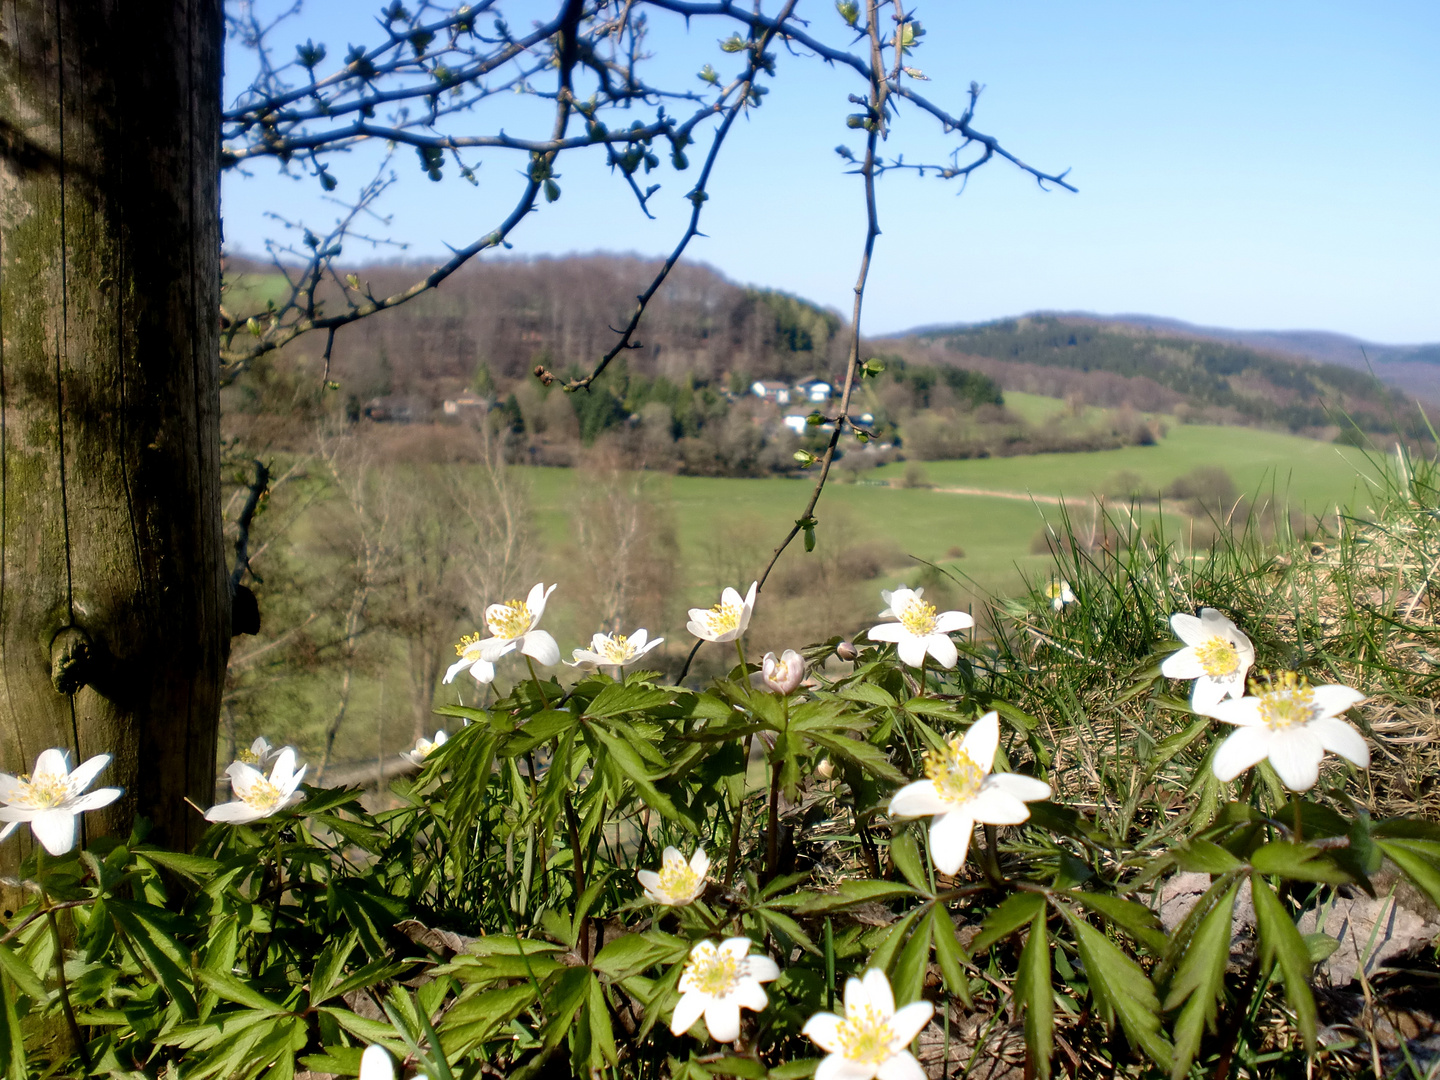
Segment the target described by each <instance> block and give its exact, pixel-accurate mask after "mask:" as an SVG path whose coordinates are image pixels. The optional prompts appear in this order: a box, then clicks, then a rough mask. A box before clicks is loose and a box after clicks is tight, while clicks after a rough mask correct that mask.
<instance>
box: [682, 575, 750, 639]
mask: <svg viewBox="0 0 1440 1080" xmlns="http://www.w3.org/2000/svg"><path fill="white" fill-rule="evenodd" d="M759 588H760V583H759V582H758V581H752V582H751V583H750V591H749V592H747V593H746V594H745V596H744V597H743V598H742V597H741V596H740V594H739V593H738V592H736V591H735V590H734V589H732V588H730V587H729V586H726V588H725V591H724V592H722V593H721V594H720V603H718V604H716V605H715V606H714V607H712V608H698V607H697V608H691V609H690V621H689V622H687V623H686V624H685V629H686V630H689V631H690V633H692V634H694V635H695V636H696V637H698V638H701V639H702V640H704V641H734V640H735V639H736V638H738V637H739V636H740V635H741V634H743V633H745V630H746V628H747V627H748V626H749V625H750V616H751V615H752V614H753V613H754V611H755V593H756V591H757V590H758V589H759Z"/></svg>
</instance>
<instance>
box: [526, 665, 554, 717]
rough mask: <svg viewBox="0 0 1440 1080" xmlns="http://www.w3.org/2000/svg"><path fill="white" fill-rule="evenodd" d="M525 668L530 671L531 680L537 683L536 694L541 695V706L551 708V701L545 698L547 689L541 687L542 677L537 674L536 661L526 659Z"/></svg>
mask: <svg viewBox="0 0 1440 1080" xmlns="http://www.w3.org/2000/svg"><path fill="white" fill-rule="evenodd" d="M525 666H526V667H528V668H529V669H530V678H531V679H532V680H533V681H534V683H535V692H536V693H537V694H539V695H540V704H541V706H543V707H544V708H546V709H548V708H550V699H549V698H547V697H546V696H545V688H544V687H542V686H541V685H540V676H539V675H538V674H536V672H535V661H534V660H531V659H530V657H528V656H527V657H525Z"/></svg>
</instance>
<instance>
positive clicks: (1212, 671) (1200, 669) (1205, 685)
mask: <svg viewBox="0 0 1440 1080" xmlns="http://www.w3.org/2000/svg"><path fill="white" fill-rule="evenodd" d="M1170 626H1171V628H1172V629H1173V630H1174V631H1175V636H1176V637H1178V638H1179V639H1180V640H1181V641H1183V642H1185V646H1186V647H1185V648H1183V649H1180V650H1179V651H1178V652H1173V653H1171V654H1170V655H1169V656H1167V657H1166V658H1165V662H1164V663H1162V664H1161V665H1160V674H1162V675H1164V676H1165V677H1166V678H1167V679H1194V680H1195V689H1194V690H1193V691H1192V692H1191V695H1190V707H1191V708H1192V709H1194V710H1195V711H1196V712H1198V713H1205V712H1207V711H1208V710H1209V708H1210V706H1212V705H1214V704H1215V703H1216V702H1217V701H1223V700H1224V699H1225V698H1227V697H1233V698H1238V697H1240V696H1242V695H1243V694H1244V693H1245V673H1246V672H1247V671H1249V670H1250V665H1251V664H1253V663H1255V646H1254V645H1252V644H1250V639H1249V638H1248V637H1246V636H1245V634H1244V633H1243V632H1242V631H1241V630H1240V628H1239V627H1238V626H1236V625H1235V624H1234V623H1233V622H1231V621H1230V620H1229V619H1227V618H1226V617H1225V616H1224V615H1221V614H1220V612H1218V611H1216V610H1215V609H1214V608H1208V607H1207V608H1201V609H1200V617H1199V618H1198V619H1197V618H1196V617H1195V616H1194V615H1186V614H1185V613H1184V612H1176V613H1175V614H1174V615H1171V616H1170Z"/></svg>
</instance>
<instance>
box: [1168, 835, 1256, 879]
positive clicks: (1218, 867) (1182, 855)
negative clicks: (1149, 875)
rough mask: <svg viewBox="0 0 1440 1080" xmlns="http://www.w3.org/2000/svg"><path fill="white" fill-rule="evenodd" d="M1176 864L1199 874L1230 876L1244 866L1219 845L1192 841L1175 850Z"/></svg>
mask: <svg viewBox="0 0 1440 1080" xmlns="http://www.w3.org/2000/svg"><path fill="white" fill-rule="evenodd" d="M1175 864H1176V865H1177V866H1179V867H1180V869H1181V870H1185V871H1187V872H1189V873H1198V874H1228V873H1229V872H1230V871H1232V870H1238V869H1239V868H1240V867H1241V866H1243V865H1244V864H1243V863H1241V861H1240V860H1239V859H1237V858H1236V857H1235V856H1234V855H1232V854H1230V852H1228V851H1226V850H1225V849H1224V848H1223V847H1221V846H1220V845H1219V844H1212V843H1211V842H1210V841H1209V840H1191V841H1190V843H1188V844H1186V845H1185V846H1184V847H1178V848H1176V849H1175Z"/></svg>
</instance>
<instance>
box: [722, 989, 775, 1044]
mask: <svg viewBox="0 0 1440 1080" xmlns="http://www.w3.org/2000/svg"><path fill="white" fill-rule="evenodd" d="M729 1000H730V1001H733V1002H734V1003H735V1004H736V1005H737V1006H738V1007H739V1008H742V1009H749V1010H750V1011H751V1012H764V1011H765V1007H766V1006H767V1005H769V1004H770V996H769V995H768V994H766V993H765V988H764V987H763V986H761V985H760V984H759V983H758V982H756V981H755V979H754V978H749V979H741V980H740V982H739V983H738V984H737V985H736V987H735V989H734V990H732V991H730V994H729ZM710 1030H711V1032H714V1030H715V1029H714V1028H713V1027H712V1028H711V1029H710ZM721 1041H722V1042H728V1041H730V1040H728V1039H726V1040H721Z"/></svg>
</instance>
